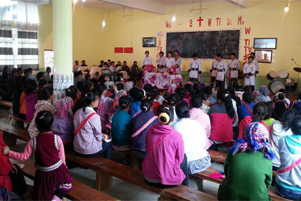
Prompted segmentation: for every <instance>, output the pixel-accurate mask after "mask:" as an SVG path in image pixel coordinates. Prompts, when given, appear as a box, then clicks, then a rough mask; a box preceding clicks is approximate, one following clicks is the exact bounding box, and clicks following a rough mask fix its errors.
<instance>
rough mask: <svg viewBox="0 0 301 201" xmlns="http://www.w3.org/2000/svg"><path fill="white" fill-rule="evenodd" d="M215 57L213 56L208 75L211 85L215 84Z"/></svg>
mask: <svg viewBox="0 0 301 201" xmlns="http://www.w3.org/2000/svg"><path fill="white" fill-rule="evenodd" d="M217 63H218V61H217V56H216V55H215V59H214V60H213V61H212V65H211V69H210V74H211V83H215V80H216V74H217V71H216V65H217Z"/></svg>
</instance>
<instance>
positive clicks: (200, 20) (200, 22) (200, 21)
mask: <svg viewBox="0 0 301 201" xmlns="http://www.w3.org/2000/svg"><path fill="white" fill-rule="evenodd" d="M198 21H199V27H201V26H202V21H204V19H202V17H201V16H200V18H199V19H198Z"/></svg>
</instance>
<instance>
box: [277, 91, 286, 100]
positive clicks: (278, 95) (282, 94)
mask: <svg viewBox="0 0 301 201" xmlns="http://www.w3.org/2000/svg"><path fill="white" fill-rule="evenodd" d="M276 95H277V99H278V100H280V101H281V100H284V98H285V95H284V93H282V92H278V93H277V94H276Z"/></svg>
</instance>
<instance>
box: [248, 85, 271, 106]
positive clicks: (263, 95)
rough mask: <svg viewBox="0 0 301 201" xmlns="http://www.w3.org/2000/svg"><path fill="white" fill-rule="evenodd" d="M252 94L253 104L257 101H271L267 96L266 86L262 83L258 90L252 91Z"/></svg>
mask: <svg viewBox="0 0 301 201" xmlns="http://www.w3.org/2000/svg"><path fill="white" fill-rule="evenodd" d="M252 94H254V98H253V99H254V100H253V102H254V103H255V104H256V103H259V102H269V101H271V98H270V97H269V96H268V88H267V87H266V86H264V85H263V86H261V87H260V88H259V90H258V91H253V92H252Z"/></svg>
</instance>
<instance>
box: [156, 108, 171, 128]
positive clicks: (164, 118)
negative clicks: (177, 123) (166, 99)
mask: <svg viewBox="0 0 301 201" xmlns="http://www.w3.org/2000/svg"><path fill="white" fill-rule="evenodd" d="M158 113H159V116H158V119H159V122H160V123H161V124H165V125H167V124H169V123H170V122H171V121H173V118H174V111H173V108H172V107H171V106H161V107H160V108H159V110H158Z"/></svg>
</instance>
